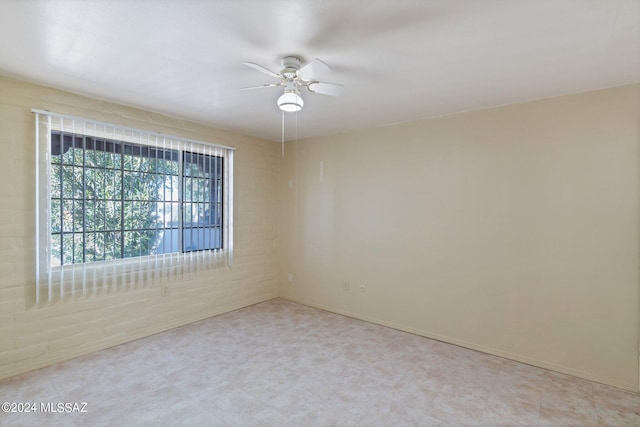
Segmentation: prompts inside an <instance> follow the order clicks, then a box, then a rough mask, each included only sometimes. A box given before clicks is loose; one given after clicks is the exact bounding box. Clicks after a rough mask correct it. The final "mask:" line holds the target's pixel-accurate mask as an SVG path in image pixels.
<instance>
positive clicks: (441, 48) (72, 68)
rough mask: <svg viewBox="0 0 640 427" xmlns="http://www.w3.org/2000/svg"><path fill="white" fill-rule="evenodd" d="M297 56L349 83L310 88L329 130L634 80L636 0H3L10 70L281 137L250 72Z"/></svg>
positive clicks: (306, 127)
mask: <svg viewBox="0 0 640 427" xmlns="http://www.w3.org/2000/svg"><path fill="white" fill-rule="evenodd" d="M287 54H295V55H299V56H301V57H302V58H303V59H304V60H310V59H313V58H320V59H322V60H324V61H325V62H326V63H328V64H329V65H330V66H331V67H332V68H333V72H332V73H330V74H328V75H326V76H323V78H322V79H321V80H323V81H327V82H332V83H342V84H344V85H345V89H344V92H343V95H342V96H341V97H340V98H333V97H329V96H322V95H318V94H312V93H309V92H306V91H305V92H303V93H302V96H303V98H304V100H305V108H304V109H303V110H302V111H301V112H300V113H298V114H297V120H298V137H299V138H306V137H312V136H319V135H328V134H333V133H340V132H345V131H350V130H355V129H361V128H371V127H375V126H384V125H388V124H391V123H397V122H403V121H411V120H416V119H421V118H425V117H431V116H437V115H444V114H449V113H454V112H460V111H466V110H474V109H480V108H486V107H491V106H496V105H503V104H510V103H516V102H522V101H527V100H532V99H538V98H544V97H550V96H556V95H561V94H567V93H575V92H581V91H587V90H591V89H598V88H604V87H611V86H618V85H624V84H629V83H635V82H639V81H640V0H430V1H428V0H368V1H357V0H235V1H234V0H215V1H212V0H209V1H205V0H181V1H180V0H168V1H162V0H128V1H126V0H85V1H80V0H56V1H53V0H52V1H48V0H31V1H25V0H3V1H0V74H4V75H7V76H11V77H17V78H20V79H23V80H27V81H32V82H36V83H42V84H45V85H48V86H52V87H56V88H60V89H65V90H68V91H72V92H76V93H80V94H86V95H90V96H94V97H99V98H103V99H108V100H113V101H116V102H119V103H123V104H127V105H132V106H137V107H140V108H143V109H147V110H151V111H157V112H161V113H166V114H170V115H173V116H178V117H182V118H187V119H191V120H195V121H198V122H203V123H207V124H211V125H214V126H216V127H220V128H223V129H229V130H233V131H237V132H240V133H244V134H248V135H255V136H259V137H263V138H268V139H272V140H280V137H281V113H280V111H279V110H278V109H277V106H276V99H277V98H278V96H279V95H280V94H281V91H282V89H281V88H278V87H276V88H267V89H260V90H252V91H240V90H239V88H240V87H243V86H252V85H259V84H263V83H272V82H274V80H273V79H272V78H271V77H269V76H267V75H264V74H261V73H259V72H257V71H255V70H253V69H251V68H249V67H247V66H245V65H243V64H242V62H243V61H250V62H257V63H259V64H262V65H263V66H265V67H267V68H269V69H272V70H274V71H279V69H280V64H279V59H280V57H281V56H284V55H287ZM34 107H38V106H37V105H35V106H34ZM286 123H287V134H288V138H287V139H290V138H289V137H290V136H293V135H294V132H293V129H294V123H295V120H294V114H293V113H289V114H288V115H287V116H286Z"/></svg>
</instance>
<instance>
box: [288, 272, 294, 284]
mask: <svg viewBox="0 0 640 427" xmlns="http://www.w3.org/2000/svg"><path fill="white" fill-rule="evenodd" d="M287 280H288V281H289V283H293V273H289V275H288V276H287Z"/></svg>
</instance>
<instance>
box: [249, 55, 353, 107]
mask: <svg viewBox="0 0 640 427" xmlns="http://www.w3.org/2000/svg"><path fill="white" fill-rule="evenodd" d="M244 64H245V65H247V66H249V67H251V68H253V69H254V70H258V71H260V72H262V73H265V74H266V75H268V76H271V77H274V78H276V79H280V82H279V83H267V84H264V85H260V86H251V87H243V88H241V90H248V89H262V88H265V87H275V86H284V93H283V94H282V95H281V96H280V97H279V98H278V107H279V108H280V109H281V110H282V111H286V112H295V111H300V110H302V107H303V106H304V101H303V99H302V96H300V88H301V87H305V88H307V90H308V91H309V92H312V93H319V94H321V95H330V96H338V95H340V93H342V87H343V86H342V85H340V84H336V83H325V82H319V81H318V80H316V78H317V77H319V76H321V75H322V74H325V73H328V72H329V71H331V68H330V67H329V66H328V65H327V64H325V63H324V62H322V61H321V60H319V59H317V58H316V59H314V60H312V61H309V62H307V63H306V64H304V65H302V61H301V60H300V58H298V57H297V56H285V57H284V58H282V61H281V64H282V70H280V72H279V73H274V72H273V71H271V70H269V69H267V68H265V67H263V66H262V65H259V64H255V63H253V62H244Z"/></svg>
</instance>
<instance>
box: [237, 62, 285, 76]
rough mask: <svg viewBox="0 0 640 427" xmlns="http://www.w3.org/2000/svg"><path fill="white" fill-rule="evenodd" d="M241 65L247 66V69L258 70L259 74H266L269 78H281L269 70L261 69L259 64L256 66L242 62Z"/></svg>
mask: <svg viewBox="0 0 640 427" xmlns="http://www.w3.org/2000/svg"><path fill="white" fill-rule="evenodd" d="M243 64H244V65H246V66H248V67H251V68H253V69H254V70H258V71H260V72H261V73H265V74H267V75H269V76H271V77H275V78H276V79H281V78H282V77H281V76H280V74H276V73H274V72H273V71H271V70H269V69H267V68H264V67H263V66H262V65H260V64H256V63H253V62H243Z"/></svg>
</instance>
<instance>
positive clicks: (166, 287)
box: [160, 286, 169, 297]
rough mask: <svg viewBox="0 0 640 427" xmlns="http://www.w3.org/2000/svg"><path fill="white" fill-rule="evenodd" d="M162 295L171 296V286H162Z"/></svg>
mask: <svg viewBox="0 0 640 427" xmlns="http://www.w3.org/2000/svg"><path fill="white" fill-rule="evenodd" d="M160 295H162V296H163V297H168V296H169V287H168V286H163V287H162V288H160Z"/></svg>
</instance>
